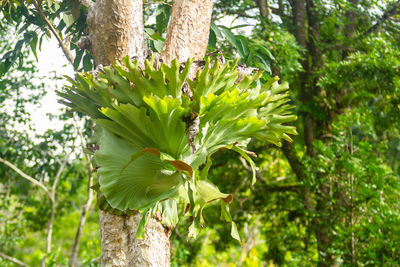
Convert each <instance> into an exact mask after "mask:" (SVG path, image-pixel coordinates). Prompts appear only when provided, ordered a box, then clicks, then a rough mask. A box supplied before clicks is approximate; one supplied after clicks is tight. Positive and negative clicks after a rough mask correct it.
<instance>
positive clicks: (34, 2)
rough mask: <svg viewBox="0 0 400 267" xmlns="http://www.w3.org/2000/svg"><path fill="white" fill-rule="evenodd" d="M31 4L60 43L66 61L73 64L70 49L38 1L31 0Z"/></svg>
mask: <svg viewBox="0 0 400 267" xmlns="http://www.w3.org/2000/svg"><path fill="white" fill-rule="evenodd" d="M32 3H33V5H34V6H35V9H36V11H37V12H38V14H39V16H40V17H41V18H42V19H43V21H44V22H45V23H46V24H47V26H48V27H49V29H50V31H51V32H52V33H53V35H54V37H56V39H57V41H58V43H59V44H60V47H61V49H62V50H63V52H64V55H65V57H66V58H67V59H68V61H69V62H70V63H71V64H72V65H73V64H74V60H75V59H74V56H73V55H72V54H71V51H69V49H68V47H67V46H66V45H65V44H64V42H63V40H62V39H61V37H60V35H58V33H57V30H56V29H55V28H54V26H53V25H52V24H51V22H50V21H49V20H48V18H47V17H46V15H45V14H44V13H43V11H42V9H41V8H40V3H38V2H37V1H36V0H32Z"/></svg>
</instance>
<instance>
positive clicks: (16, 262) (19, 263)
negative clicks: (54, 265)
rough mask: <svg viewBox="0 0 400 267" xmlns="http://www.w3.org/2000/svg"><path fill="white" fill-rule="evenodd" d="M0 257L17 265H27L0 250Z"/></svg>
mask: <svg viewBox="0 0 400 267" xmlns="http://www.w3.org/2000/svg"><path fill="white" fill-rule="evenodd" d="M0 257H1V258H3V259H5V260H8V261H11V262H13V263H15V264H17V265H19V266H24V267H29V266H28V265H26V264H25V263H23V262H22V261H20V260H18V259H16V258H13V257H11V256H8V255H6V254H4V253H2V252H0Z"/></svg>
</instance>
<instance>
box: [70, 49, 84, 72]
mask: <svg viewBox="0 0 400 267" xmlns="http://www.w3.org/2000/svg"><path fill="white" fill-rule="evenodd" d="M83 52H84V50H82V49H81V50H79V51H78V52H76V55H75V59H74V64H73V66H74V70H77V69H78V68H79V64H80V63H81V59H82V56H83Z"/></svg>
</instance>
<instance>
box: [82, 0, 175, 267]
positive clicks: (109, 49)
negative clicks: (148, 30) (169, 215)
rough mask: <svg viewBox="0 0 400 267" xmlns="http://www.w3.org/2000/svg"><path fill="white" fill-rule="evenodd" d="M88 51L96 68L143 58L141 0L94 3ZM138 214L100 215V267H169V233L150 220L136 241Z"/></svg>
mask: <svg viewBox="0 0 400 267" xmlns="http://www.w3.org/2000/svg"><path fill="white" fill-rule="evenodd" d="M88 28H89V38H90V43H91V47H90V51H91V53H92V55H93V57H94V59H95V61H96V63H97V64H102V65H110V64H112V63H113V62H115V61H116V60H120V59H121V58H123V57H124V56H126V55H129V56H130V57H133V56H135V57H137V58H138V59H139V60H140V61H143V60H144V58H145V54H146V50H145V40H144V28H143V13H142V1H141V0H97V1H96V2H95V3H94V4H93V5H92V6H91V7H90V9H89V14H88ZM140 219H141V214H139V213H137V214H134V215H130V216H117V215H113V214H110V213H108V212H105V211H100V232H101V263H102V266H107V267H108V266H141V267H142V266H143V267H146V266H157V267H159V266H160V267H162V266H169V249H170V244H169V235H170V232H169V231H165V229H164V227H163V226H162V224H161V222H160V221H158V220H156V219H153V218H149V219H148V220H147V224H146V229H145V238H144V239H141V240H138V239H136V237H135V234H136V231H137V227H138V225H139V221H140Z"/></svg>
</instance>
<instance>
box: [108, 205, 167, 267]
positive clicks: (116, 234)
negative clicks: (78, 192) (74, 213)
mask: <svg viewBox="0 0 400 267" xmlns="http://www.w3.org/2000/svg"><path fill="white" fill-rule="evenodd" d="M141 218H142V215H141V214H140V213H137V214H134V215H130V216H117V215H113V214H109V213H107V212H104V211H100V229H101V241H102V242H101V260H102V266H143V267H147V266H154V267H162V266H169V265H170V261H169V258H170V257H169V251H170V245H169V236H170V231H166V229H165V228H164V227H163V225H162V224H161V222H160V221H158V220H157V219H155V218H148V220H147V222H146V231H145V238H143V239H137V238H136V237H135V235H136V231H137V227H138V225H139V222H140V220H141Z"/></svg>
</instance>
